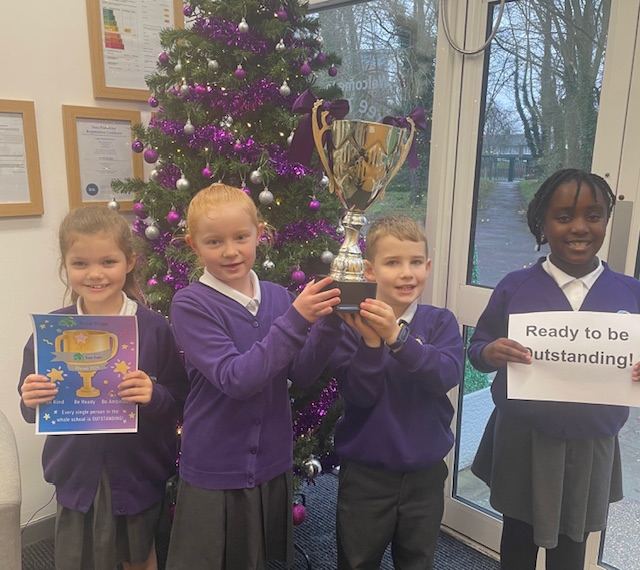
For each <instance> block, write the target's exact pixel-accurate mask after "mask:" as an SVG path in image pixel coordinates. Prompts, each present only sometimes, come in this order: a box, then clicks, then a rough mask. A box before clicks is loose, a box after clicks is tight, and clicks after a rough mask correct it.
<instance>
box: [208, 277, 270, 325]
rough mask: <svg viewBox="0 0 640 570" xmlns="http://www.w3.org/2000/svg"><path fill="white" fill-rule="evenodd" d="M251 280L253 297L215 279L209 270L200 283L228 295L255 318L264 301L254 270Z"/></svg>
mask: <svg viewBox="0 0 640 570" xmlns="http://www.w3.org/2000/svg"><path fill="white" fill-rule="evenodd" d="M249 278H250V279H251V285H252V286H253V297H247V295H245V294H244V293H240V291H237V290H236V289H234V288H233V287H229V285H227V284H226V283H223V282H222V281H220V279H218V278H217V277H214V276H213V275H211V273H209V271H208V270H207V269H205V270H204V273H203V274H202V276H201V277H200V279H199V281H200V283H202V284H203V285H206V286H207V287H211V288H212V289H215V290H216V291H218V292H219V293H222V294H223V295H226V296H227V297H229V298H230V299H233V300H234V301H237V302H238V303H240V304H241V305H242V306H243V307H245V308H246V309H247V311H249V312H250V313H251V314H252V315H253V316H254V317H255V316H256V315H257V314H258V307H259V306H260V301H261V300H262V296H261V294H260V280H259V279H258V275H257V274H256V272H255V271H253V269H252V270H251V271H250V272H249Z"/></svg>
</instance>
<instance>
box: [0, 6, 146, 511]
mask: <svg viewBox="0 0 640 570" xmlns="http://www.w3.org/2000/svg"><path fill="white" fill-rule="evenodd" d="M0 21H2V24H3V26H2V34H0V54H2V57H1V58H0V78H1V79H0V99H11V100H27V101H33V102H34V103H35V111H36V122H37V129H38V147H39V153H40V167H41V172H42V190H43V198H44V212H45V213H44V215H43V216H33V217H27V218H0V239H1V242H2V247H1V248H0V272H1V273H0V275H1V277H0V299H1V300H2V301H1V308H0V311H1V314H2V317H1V322H2V325H3V326H1V327H0V347H2V348H1V349H0V370H1V371H2V377H1V378H0V409H1V410H2V411H3V412H4V413H5V415H6V416H7V417H8V418H9V421H10V422H11V424H12V425H13V427H14V430H15V433H16V438H17V440H18V447H19V453H20V468H21V472H22V494H23V500H22V523H23V524H24V523H26V522H27V520H28V519H29V518H30V517H31V516H32V515H33V514H34V513H35V512H36V511H37V510H38V509H39V508H40V507H41V506H42V505H44V504H45V503H46V502H47V501H48V500H49V499H50V498H51V495H52V494H53V487H52V486H50V485H48V484H47V483H46V482H45V481H44V479H43V477H42V467H41V462H40V456H41V452H42V444H43V441H44V437H43V436H36V435H34V431H35V430H34V426H33V425H30V424H27V423H26V422H25V421H24V420H23V419H22V415H21V414H20V410H19V395H18V392H17V389H16V388H17V384H18V380H19V374H20V367H21V360H22V348H23V346H24V343H25V342H26V340H27V338H28V336H29V334H30V330H31V328H30V327H31V324H30V320H29V313H42V312H49V311H52V310H54V309H56V308H58V307H61V306H62V300H63V292H64V288H63V286H62V285H61V283H60V281H59V279H58V274H57V260H58V254H57V246H56V232H57V227H58V224H59V222H60V220H61V219H62V217H63V216H64V214H65V213H66V212H67V210H68V194H67V175H66V166H65V152H64V140H63V131H62V111H61V106H62V105H81V106H89V107H106V108H118V109H122V108H125V109H134V110H135V109H137V110H140V111H147V110H148V107H147V106H146V104H145V103H136V102H130V101H109V100H102V101H99V100H96V99H94V98H93V89H92V84H91V69H90V57H89V39H88V32H87V14H86V7H85V2H83V1H78V0H57V1H55V2H38V3H37V9H30V10H27V11H25V4H24V3H21V2H2V5H1V6H0ZM146 116H147V113H145V114H144V115H143V120H145V118H146ZM1 193H2V188H1V187H0V195H1ZM54 513H55V501H53V502H52V503H51V504H50V505H49V506H48V507H47V508H45V509H43V510H42V511H41V512H39V513H38V514H37V516H36V517H35V518H34V521H37V520H39V519H41V518H43V517H47V516H51V515H52V514H54Z"/></svg>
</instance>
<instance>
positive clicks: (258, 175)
mask: <svg viewBox="0 0 640 570" xmlns="http://www.w3.org/2000/svg"><path fill="white" fill-rule="evenodd" d="M249 181H250V182H251V184H260V183H261V182H262V172H260V170H252V171H251V172H250V173H249Z"/></svg>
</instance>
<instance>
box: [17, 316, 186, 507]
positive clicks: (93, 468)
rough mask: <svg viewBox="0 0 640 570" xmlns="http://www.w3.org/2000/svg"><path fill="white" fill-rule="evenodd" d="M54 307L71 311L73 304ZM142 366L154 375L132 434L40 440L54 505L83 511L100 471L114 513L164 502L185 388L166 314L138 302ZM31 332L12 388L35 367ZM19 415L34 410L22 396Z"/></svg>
mask: <svg viewBox="0 0 640 570" xmlns="http://www.w3.org/2000/svg"><path fill="white" fill-rule="evenodd" d="M54 313H61V314H69V315H77V314H78V311H77V308H76V306H75V305H73V306H71V307H65V308H64V309H59V310H57V311H54ZM136 316H137V318H138V336H139V343H140V345H139V362H138V366H139V369H140V370H143V371H144V372H146V373H147V374H148V375H149V376H152V377H155V378H157V382H156V383H155V384H154V386H153V395H152V397H151V401H150V402H149V403H148V404H146V405H140V406H139V417H138V433H108V434H99V433H96V434H83V435H49V436H47V439H46V442H45V444H44V451H43V453H42V465H43V467H44V478H45V479H46V480H47V481H48V482H49V483H53V485H55V487H56V496H57V500H58V503H60V504H61V505H62V506H63V507H66V508H68V509H72V510H75V511H80V512H83V513H86V512H87V511H88V510H89V508H90V507H91V505H92V504H93V499H94V496H95V493H96V489H97V488H98V482H99V480H100V475H101V474H102V470H103V469H106V471H107V474H108V476H109V483H110V485H111V499H112V508H113V514H114V515H134V514H137V513H140V512H142V511H144V510H146V509H148V508H149V507H151V506H152V505H155V504H156V503H158V502H160V501H162V499H163V498H164V493H165V486H166V482H167V480H168V479H169V478H170V477H171V476H172V475H174V474H175V470H176V468H175V464H176V455H177V439H176V421H177V420H178V419H179V417H180V415H181V413H182V405H183V403H184V399H185V397H186V394H187V391H188V389H189V386H188V381H187V377H186V374H185V370H184V367H183V365H182V359H181V357H180V354H179V352H178V349H177V348H176V345H175V342H174V340H173V336H172V334H171V330H170V328H169V325H168V323H167V321H166V320H165V318H164V317H163V316H161V315H159V314H158V313H156V312H154V311H150V310H149V309H146V308H144V307H142V306H138V310H137V312H136ZM34 367H35V364H34V353H33V337H31V338H30V339H29V341H28V342H27V345H26V346H25V349H24V356H23V363H22V372H21V373H20V383H19V385H18V393H20V387H21V386H22V384H23V382H24V379H25V378H26V377H27V376H28V375H29V374H33V373H34V371H35V370H34ZM20 408H21V410H22V415H23V416H24V419H25V420H27V421H28V422H29V423H35V421H36V412H35V410H32V409H31V408H27V407H26V406H25V405H24V403H23V402H22V400H20Z"/></svg>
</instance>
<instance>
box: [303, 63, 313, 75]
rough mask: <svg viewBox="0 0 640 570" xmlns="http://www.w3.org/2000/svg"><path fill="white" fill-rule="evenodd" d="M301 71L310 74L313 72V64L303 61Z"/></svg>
mask: <svg viewBox="0 0 640 570" xmlns="http://www.w3.org/2000/svg"><path fill="white" fill-rule="evenodd" d="M300 73H302V75H304V76H307V75H309V74H310V73H311V66H310V65H309V64H308V63H303V64H302V65H301V66H300Z"/></svg>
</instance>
